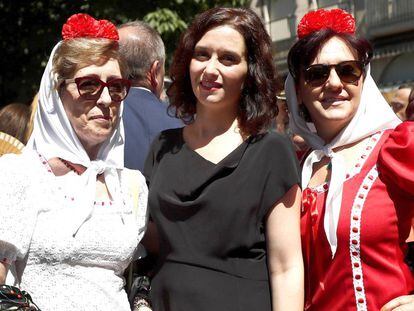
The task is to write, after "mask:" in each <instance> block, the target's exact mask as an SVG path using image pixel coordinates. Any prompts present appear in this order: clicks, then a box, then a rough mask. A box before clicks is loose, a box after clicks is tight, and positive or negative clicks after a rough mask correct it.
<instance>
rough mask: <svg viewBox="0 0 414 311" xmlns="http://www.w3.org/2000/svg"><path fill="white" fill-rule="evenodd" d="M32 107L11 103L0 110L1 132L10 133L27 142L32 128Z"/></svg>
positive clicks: (23, 142) (24, 142)
mask: <svg viewBox="0 0 414 311" xmlns="http://www.w3.org/2000/svg"><path fill="white" fill-rule="evenodd" d="M30 111H31V110H30V107H29V106H28V105H24V104H20V103H11V104H8V105H6V106H4V107H3V108H2V109H1V110H0V132H3V133H6V134H9V135H11V136H13V137H15V138H16V139H18V140H19V141H20V142H21V143H22V144H24V145H25V144H26V143H27V140H28V136H29V133H28V132H29V129H30Z"/></svg>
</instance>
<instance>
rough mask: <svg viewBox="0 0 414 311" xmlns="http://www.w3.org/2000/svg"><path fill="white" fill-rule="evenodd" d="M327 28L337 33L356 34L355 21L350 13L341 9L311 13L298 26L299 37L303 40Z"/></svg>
mask: <svg viewBox="0 0 414 311" xmlns="http://www.w3.org/2000/svg"><path fill="white" fill-rule="evenodd" d="M325 28H330V29H332V30H334V31H335V32H337V33H349V34H354V33H355V19H354V18H353V17H352V15H351V14H349V13H348V12H346V11H344V10H341V9H332V10H324V9H319V10H316V11H311V12H309V13H307V14H305V16H303V18H302V20H301V21H300V23H299V25H298V30H297V31H298V37H299V39H302V38H303V37H306V36H307V35H309V34H311V33H313V32H315V31H318V30H321V29H325Z"/></svg>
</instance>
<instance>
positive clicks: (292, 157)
mask: <svg viewBox="0 0 414 311" xmlns="http://www.w3.org/2000/svg"><path fill="white" fill-rule="evenodd" d="M268 136H269V139H268V141H267V142H266V145H265V146H264V148H263V154H262V155H261V157H262V158H263V163H265V165H266V172H265V176H266V180H265V183H264V187H263V193H262V202H261V208H260V213H261V215H260V216H261V217H264V216H265V215H267V213H268V212H269V211H270V209H271V208H272V207H273V206H274V205H275V204H276V203H277V202H278V201H279V200H280V199H282V197H283V196H284V195H285V194H286V193H287V192H288V191H289V189H291V188H292V187H293V186H294V185H296V184H300V167H299V163H298V160H297V157H296V154H295V152H294V149H293V146H292V143H291V141H290V140H289V138H288V137H286V136H284V135H280V134H276V133H270V134H269V135H268Z"/></svg>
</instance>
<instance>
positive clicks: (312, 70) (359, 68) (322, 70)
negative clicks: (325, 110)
mask: <svg viewBox="0 0 414 311" xmlns="http://www.w3.org/2000/svg"><path fill="white" fill-rule="evenodd" d="M332 68H335V71H336V74H337V75H338V77H339V79H341V81H342V82H345V83H354V82H356V81H358V79H359V78H360V77H361V75H362V73H363V72H364V64H363V63H362V62H360V61H358V60H349V61H345V62H340V63H338V64H335V65H326V64H316V65H311V66H309V67H308V68H306V69H305V70H304V79H305V82H306V83H307V84H309V85H311V86H314V87H317V86H321V85H323V84H324V83H325V82H326V81H327V80H328V78H329V75H330V73H331V69H332Z"/></svg>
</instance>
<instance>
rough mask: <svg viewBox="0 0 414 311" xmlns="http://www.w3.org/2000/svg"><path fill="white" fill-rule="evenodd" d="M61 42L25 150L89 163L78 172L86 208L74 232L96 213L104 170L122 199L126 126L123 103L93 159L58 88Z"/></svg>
mask: <svg viewBox="0 0 414 311" xmlns="http://www.w3.org/2000/svg"><path fill="white" fill-rule="evenodd" d="M60 44H61V42H59V43H58V44H56V46H55V47H54V48H53V50H52V53H51V55H50V58H49V61H48V63H47V66H46V69H45V71H44V73H43V76H42V80H41V82H40V90H39V104H38V108H37V111H36V116H35V119H34V128H33V133H32V135H31V137H30V139H29V141H28V143H27V146H26V148H25V150H35V151H37V152H38V153H39V154H41V155H42V156H44V157H45V158H46V160H49V159H51V158H55V157H58V158H62V159H65V160H67V161H70V162H72V163H75V164H80V165H83V166H84V167H86V168H87V169H86V171H85V172H84V173H83V174H82V175H81V176H79V179H80V180H79V184H78V187H76V189H78V191H77V192H78V193H77V197H78V198H79V201H80V202H81V204H82V205H83V206H84V205H86V207H87V208H85V213H84V214H83V215H82V216H81V217H80V219H78V220H76V221H75V228H74V235H75V234H76V233H77V231H78V230H79V228H80V227H81V226H82V224H83V223H85V222H86V221H87V220H88V219H89V218H90V217H91V216H92V214H93V210H94V201H95V196H96V181H97V175H99V174H104V179H105V183H106V186H107V187H108V191H109V193H110V195H111V196H112V198H113V199H114V200H119V199H120V193H121V191H120V179H119V175H118V170H120V169H122V168H123V167H124V138H123V137H124V128H123V122H122V118H121V116H122V106H123V105H122V104H121V109H120V111H119V124H118V126H116V128H115V130H114V132H113V134H112V136H111V137H110V138H109V139H108V140H107V141H105V142H104V143H103V144H102V146H101V148H100V150H99V153H98V156H97V158H96V159H94V160H91V159H90V158H89V156H88V154H87V153H86V151H85V149H84V147H83V145H82V144H81V142H80V141H79V139H78V136H77V135H76V133H75V131H74V130H73V128H72V126H71V124H70V121H69V119H68V117H67V115H66V112H65V110H64V108H63V104H62V101H61V99H60V97H59V94H58V91H57V89H56V85H57V75H56V74H55V73H54V72H53V70H52V68H53V64H52V62H53V56H54V55H55V52H56V50H57V48H58V47H59V46H60Z"/></svg>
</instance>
